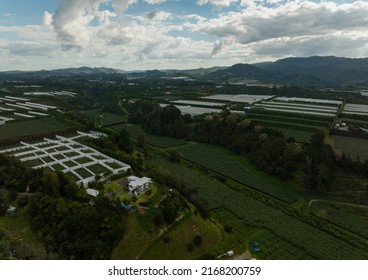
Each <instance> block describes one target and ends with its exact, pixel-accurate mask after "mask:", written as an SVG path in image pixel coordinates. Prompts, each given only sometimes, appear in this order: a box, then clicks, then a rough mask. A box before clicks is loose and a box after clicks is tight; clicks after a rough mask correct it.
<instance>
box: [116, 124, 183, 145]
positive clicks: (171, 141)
mask: <svg viewBox="0 0 368 280" xmlns="http://www.w3.org/2000/svg"><path fill="white" fill-rule="evenodd" d="M110 127H111V128H112V129H114V130H115V131H120V130H122V129H123V128H124V129H126V130H127V131H128V132H129V134H130V136H132V137H134V138H137V137H138V135H139V133H141V132H142V133H144V132H143V130H142V129H141V128H140V127H139V126H137V125H130V124H119V125H113V126H110ZM144 134H145V136H146V141H147V144H149V145H151V146H155V147H160V148H168V147H173V146H179V145H184V144H186V143H187V142H186V141H185V140H183V139H175V138H170V137H165V136H162V137H160V136H157V135H152V134H147V133H144Z"/></svg>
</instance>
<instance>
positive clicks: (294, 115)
mask: <svg viewBox="0 0 368 280" xmlns="http://www.w3.org/2000/svg"><path fill="white" fill-rule="evenodd" d="M250 113H255V114H262V115H270V116H281V117H290V118H303V119H308V120H318V121H325V122H331V121H332V120H333V117H332V116H319V115H307V114H304V115H303V114H301V113H299V112H282V111H268V110H265V109H262V108H253V109H252V110H250Z"/></svg>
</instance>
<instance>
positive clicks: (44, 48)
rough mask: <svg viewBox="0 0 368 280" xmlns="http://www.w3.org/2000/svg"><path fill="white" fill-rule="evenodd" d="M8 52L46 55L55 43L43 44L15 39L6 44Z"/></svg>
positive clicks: (22, 54)
mask: <svg viewBox="0 0 368 280" xmlns="http://www.w3.org/2000/svg"><path fill="white" fill-rule="evenodd" d="M8 48H9V52H10V54H14V55H20V56H47V55H49V54H50V53H51V52H52V51H53V49H54V48H55V44H43V43H38V42H29V41H15V42H11V43H9V45H8Z"/></svg>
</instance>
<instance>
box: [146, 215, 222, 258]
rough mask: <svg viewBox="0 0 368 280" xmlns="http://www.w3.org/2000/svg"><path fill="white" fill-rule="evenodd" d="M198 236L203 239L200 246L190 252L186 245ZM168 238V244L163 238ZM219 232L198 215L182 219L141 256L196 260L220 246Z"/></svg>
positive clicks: (220, 236) (220, 235) (214, 226)
mask: <svg viewBox="0 0 368 280" xmlns="http://www.w3.org/2000/svg"><path fill="white" fill-rule="evenodd" d="M196 235H200V236H201V237H202V238H203V239H202V240H203V241H202V244H201V245H200V246H198V247H197V246H194V250H193V251H192V252H190V251H189V250H188V249H187V244H188V243H190V242H192V240H193V238H194V236H196ZM164 236H165V237H168V242H164V241H163V237H164ZM221 241H222V234H221V230H220V229H219V228H218V227H217V226H216V225H214V224H213V223H212V222H211V221H209V220H204V219H203V218H202V217H201V216H200V215H191V216H188V217H184V218H183V220H181V221H179V222H178V223H177V224H175V225H174V226H173V227H172V228H171V229H169V230H168V231H167V232H165V234H164V235H163V236H161V237H160V238H159V239H158V240H156V241H155V242H154V243H153V244H152V245H151V246H150V247H149V248H148V249H147V251H146V252H145V253H144V254H143V255H142V259H147V260H177V259H183V260H185V259H196V258H199V257H201V256H202V255H203V254H205V253H206V252H208V251H212V250H214V249H215V248H216V247H218V246H219V245H220V244H221Z"/></svg>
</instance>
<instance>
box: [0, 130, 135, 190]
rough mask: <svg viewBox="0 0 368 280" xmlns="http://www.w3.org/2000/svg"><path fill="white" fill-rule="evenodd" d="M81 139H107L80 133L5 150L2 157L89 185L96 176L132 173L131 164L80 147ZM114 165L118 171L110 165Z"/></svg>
mask: <svg viewBox="0 0 368 280" xmlns="http://www.w3.org/2000/svg"><path fill="white" fill-rule="evenodd" d="M81 137H93V138H99V137H103V136H102V135H99V134H86V133H81V132H80V133H79V134H78V135H77V136H74V137H71V138H65V137H61V136H56V139H45V140H44V141H42V142H38V143H32V144H28V143H25V142H22V143H21V144H22V145H21V146H18V147H14V148H5V149H2V150H0V153H4V154H7V155H12V156H14V157H17V158H19V159H20V161H22V162H25V163H26V164H28V165H29V166H30V167H33V168H43V167H48V168H50V169H51V170H53V171H62V172H64V173H66V174H69V175H72V178H73V179H74V178H77V180H76V181H77V182H78V183H84V184H86V183H88V182H90V181H94V180H95V176H97V175H101V176H102V175H104V174H106V173H111V174H117V173H119V172H120V171H127V170H128V169H130V166H129V165H128V164H125V163H123V162H120V161H117V160H115V159H112V158H110V157H108V156H106V155H104V154H101V153H100V152H98V151H96V150H94V149H92V148H89V147H87V146H85V145H82V144H80V143H78V142H77V141H76V140H77V139H78V138H81ZM112 163H114V164H115V166H116V168H112V167H111V165H110V164H112Z"/></svg>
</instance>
